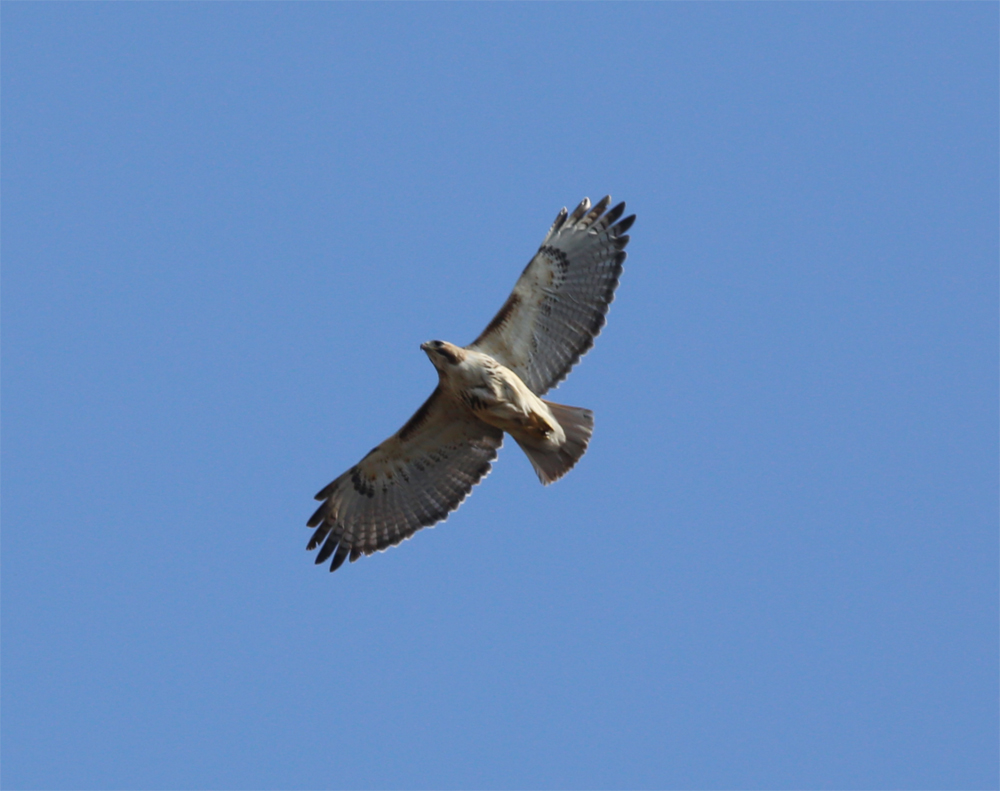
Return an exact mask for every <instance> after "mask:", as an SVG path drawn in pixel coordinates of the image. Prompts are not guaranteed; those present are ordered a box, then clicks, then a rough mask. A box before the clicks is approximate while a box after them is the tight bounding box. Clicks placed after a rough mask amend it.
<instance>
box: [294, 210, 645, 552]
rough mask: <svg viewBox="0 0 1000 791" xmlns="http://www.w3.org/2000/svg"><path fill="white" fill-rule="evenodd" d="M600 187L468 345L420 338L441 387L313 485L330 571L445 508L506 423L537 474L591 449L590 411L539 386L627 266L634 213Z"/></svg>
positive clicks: (584, 339)
mask: <svg viewBox="0 0 1000 791" xmlns="http://www.w3.org/2000/svg"><path fill="white" fill-rule="evenodd" d="M610 204H611V198H610V196H609V197H605V198H604V199H603V200H602V201H600V203H598V204H597V205H596V206H594V207H593V209H591V207H590V201H589V200H587V199H586V198H584V200H583V202H581V203H580V205H579V206H578V207H577V208H576V210H575V211H574V212H573V213H572V214H568V213H567V211H566V209H563V210H562V211H561V212H560V213H559V215H558V216H557V217H556V220H555V223H553V225H552V228H551V229H550V230H549V233H548V235H547V236H546V237H545V239H544V241H543V242H542V245H541V247H540V248H539V250H538V252H537V253H536V254H535V256H534V258H532V259H531V261H530V262H529V263H528V265H527V266H526V267H525V269H524V271H523V272H522V273H521V277H520V278H519V279H518V281H517V283H516V285H515V286H514V290H513V291H512V292H511V295H510V297H508V299H507V301H506V302H505V303H504V305H503V307H502V308H501V309H500V312H499V313H497V315H496V316H495V317H494V318H493V320H492V321H491V322H490V323H489V325H487V327H486V329H485V330H483V332H482V334H481V335H480V336H479V337H478V338H476V340H475V341H473V342H472V343H471V344H470V345H469V346H467V347H465V348H459V347H457V346H454V345H453V344H450V343H446V342H443V341H431V342H429V343H425V344H422V345H421V348H422V349H423V350H424V351H425V352H426V353H427V355H428V357H429V358H430V360H431V362H432V363H433V364H434V366H435V368H437V370H438V378H439V381H438V386H437V388H436V389H435V390H434V392H433V393H432V394H431V396H430V398H428V399H427V401H426V402H425V403H424V404H423V406H421V407H420V409H418V410H417V412H416V413H415V414H414V415H413V417H411V418H410V419H409V420H408V421H407V422H406V425H404V426H403V427H402V428H401V429H400V430H399V431H398V432H396V434H394V435H393V436H391V437H390V438H389V439H387V440H386V441H385V442H383V443H382V444H381V445H379V446H378V447H376V448H374V449H373V450H372V451H371V452H370V453H369V454H368V455H367V456H365V457H364V458H363V459H362V460H361V461H360V462H358V464H356V465H355V466H354V467H352V468H351V469H349V470H348V471H347V472H345V473H344V474H343V475H341V476H340V477H339V478H337V479H336V480H334V481H333V482H332V483H331V484H330V485H329V486H327V487H326V488H324V489H323V490H322V491H320V492H319V494H317V495H316V499H317V500H322V501H323V504H322V505H321V506H320V507H319V508H318V509H317V511H316V513H314V514H313V516H312V518H311V519H310V520H309V522H308V525H309V527H313V528H315V529H316V530H315V532H314V533H313V535H312V538H311V539H310V540H309V545H308V549H310V550H312V549H316V548H317V547H320V551H319V554H318V556H317V558H316V562H317V563H323V562H324V561H325V560H327V559H328V558H329V557H331V556H332V557H333V560H332V562H331V564H330V570H331V571H335V570H336V569H337V568H339V567H340V565H341V564H343V562H344V560H346V559H348V558H349V559H350V560H351V561H354V560H357V559H358V558H359V557H360V556H361V555H362V554H365V555H370V554H372V553H373V552H375V551H376V550H383V549H386V548H388V547H390V546H394V545H395V544H398V543H399V542H400V541H402V540H403V539H405V538H409V537H410V536H411V535H413V534H414V533H415V532H416V531H417V530H419V529H420V528H421V527H427V526H429V525H433V524H435V523H436V522H439V521H441V520H442V519H445V518H446V517H447V516H448V514H449V513H450V512H451V511H453V510H455V509H456V508H458V506H459V505H460V504H461V503H462V501H463V500H464V499H465V498H466V496H467V495H468V494H469V492H470V491H471V490H472V487H473V486H475V485H476V484H477V483H478V482H479V481H480V480H481V479H482V478H483V477H484V476H485V475H487V474H488V473H489V471H490V467H491V462H492V461H493V460H494V459H495V458H496V456H497V450H498V449H499V448H500V446H501V445H502V444H503V434H504V432H507V433H509V434H510V435H511V436H512V437H514V439H515V440H516V441H517V443H518V444H519V445H520V446H521V448H522V449H523V450H524V451H525V453H526V454H527V456H528V458H529V460H530V461H531V463H532V465H533V467H534V468H535V472H536V473H537V474H538V477H539V480H541V482H542V483H543V484H549V483H551V482H552V481H554V480H557V479H558V478H560V477H562V476H563V475H565V474H566V472H568V471H569V470H570V469H571V468H572V467H573V465H574V464H576V462H577V461H578V460H579V458H580V457H581V456H582V455H583V453H584V452H585V451H586V449H587V443H588V442H589V440H590V435H591V431H592V430H593V415H592V413H591V412H590V411H589V410H587V409H582V408H580V407H568V406H564V405H562V404H554V403H552V402H550V401H545V400H543V399H542V398H541V396H542V395H543V394H544V393H545V392H546V391H548V390H549V389H550V388H551V387H553V386H554V385H556V384H558V383H559V382H561V381H562V380H563V379H565V378H566V375H567V374H568V373H569V371H570V369H571V368H572V367H573V366H574V365H575V364H576V363H577V362H578V361H579V359H580V357H581V356H582V355H583V354H585V353H586V352H587V350H588V349H589V348H590V347H591V346H593V344H594V337H595V336H596V335H597V334H598V333H599V332H600V330H601V327H603V326H604V323H605V315H606V314H607V312H608V306H609V305H610V303H611V301H612V300H613V299H614V292H615V289H616V288H617V286H618V279H619V277H620V276H621V271H622V262H624V260H625V251H624V248H625V245H626V244H628V240H629V237H628V236H626V235H625V232H626V231H627V230H628V229H629V227H631V225H632V223H633V221H634V220H635V215H631V216H629V217H626V218H625V219H622V220H619V218H620V217H621V216H622V214H623V213H624V211H625V204H624V203H619V204H618V205H617V206H615V207H614V208H613V209H611V210H610V211H608V212H607V213H606V214H605V213H604V212H605V210H606V209H607V208H608V206H609V205H610Z"/></svg>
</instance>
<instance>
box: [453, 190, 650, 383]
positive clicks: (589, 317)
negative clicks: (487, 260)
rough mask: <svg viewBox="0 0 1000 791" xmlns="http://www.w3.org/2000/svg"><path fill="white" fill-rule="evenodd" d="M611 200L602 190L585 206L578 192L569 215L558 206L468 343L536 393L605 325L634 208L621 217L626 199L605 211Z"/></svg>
mask: <svg viewBox="0 0 1000 791" xmlns="http://www.w3.org/2000/svg"><path fill="white" fill-rule="evenodd" d="M610 204H611V196H610V195H608V196H606V197H605V198H604V200H602V201H601V202H600V203H598V204H597V205H596V206H595V207H594V208H593V209H590V200H589V199H587V198H584V199H583V202H582V203H581V204H580V205H579V206H577V207H576V210H575V211H574V212H573V213H572V214H567V212H566V209H563V210H562V211H561V212H559V216H558V217H556V221H555V222H554V223H553V225H552V228H551V229H550V230H549V233H548V236H546V237H545V241H543V242H542V246H541V247H540V248H539V249H538V252H537V253H536V254H535V257H534V258H532V259H531V261H530V262H529V263H528V265H527V266H526V267H525V268H524V271H523V272H522V273H521V277H520V278H519V279H518V281H517V284H516V285H515V286H514V290H513V291H512V292H511V295H510V296H509V297H508V298H507V301H506V302H505V303H504V306H503V307H502V308H500V312H499V313H497V315H496V316H494V318H493V321H491V322H490V323H489V325H488V326H487V327H486V329H485V330H483V333H482V335H480V336H479V337H478V338H476V340H474V341H473V342H472V343H471V344H470V345H469V347H468V348H470V349H475V350H476V351H480V352H485V353H486V354H488V355H490V356H491V357H493V358H494V359H496V360H498V361H499V362H501V363H502V364H503V365H505V366H507V367H508V368H510V369H511V370H512V371H514V373H516V374H517V375H518V376H520V377H521V379H522V380H523V381H524V383H525V384H526V385H528V387H530V388H531V389H532V390H533V391H534V392H535V393H536V394H537V395H542V394H543V393H544V392H545V391H546V390H548V389H549V388H550V387H552V386H553V385H556V384H558V383H559V382H561V381H562V380H563V379H565V378H566V375H567V374H568V373H569V371H570V369H571V368H572V367H573V366H574V365H576V363H577V362H578V361H579V359H580V357H581V356H582V355H583V354H585V353H586V351H587V350H588V349H589V348H590V347H591V346H593V345H594V337H595V336H596V335H597V334H598V333H599V332H600V331H601V327H603V326H604V322H605V319H604V316H605V314H606V313H607V312H608V306H609V305H610V304H611V300H613V299H614V296H615V289H616V288H617V287H618V278H619V277H620V276H621V273H622V262H624V261H625V250H624V248H625V245H627V244H628V239H629V238H628V236H626V235H625V232H626V231H627V230H628V229H629V228H630V227H631V226H632V223H633V222H634V221H635V215H634V214H633V215H630V216H628V217H626V218H625V219H623V220H620V221H619V219H618V218H619V217H621V216H622V214H624V212H625V204H624V203H619V204H618V205H617V206H615V207H614V208H613V209H611V211H609V212H608V213H607V214H604V211H605V209H607V208H608V206H609V205H610ZM588 209H590V211H588ZM601 215H603V216H601Z"/></svg>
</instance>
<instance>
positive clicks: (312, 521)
mask: <svg viewBox="0 0 1000 791" xmlns="http://www.w3.org/2000/svg"><path fill="white" fill-rule="evenodd" d="M324 510H326V503H323V505H321V506H320V507H319V508H317V509H316V513H314V514H313V515H312V516H310V517H309V521H308V522H306V527H316V526H317V525H319V523H320V522H322V521H323V511H324Z"/></svg>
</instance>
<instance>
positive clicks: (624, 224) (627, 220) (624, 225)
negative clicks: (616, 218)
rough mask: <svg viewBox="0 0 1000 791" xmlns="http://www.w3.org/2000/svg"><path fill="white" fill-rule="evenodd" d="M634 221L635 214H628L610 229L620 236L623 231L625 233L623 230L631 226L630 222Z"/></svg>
mask: <svg viewBox="0 0 1000 791" xmlns="http://www.w3.org/2000/svg"><path fill="white" fill-rule="evenodd" d="M634 222H635V215H634V214H630V215H629V216H628V217H626V218H625V219H624V220H622V221H621V222H620V223H618V224H617V225H616V226H615V227H614V228H613V229H612V230H613V231H614V232H615V233H616V234H617V235H618V236H621V235H622V234H623V233H625V231H627V230H628V229H629V228H631V227H632V223H634Z"/></svg>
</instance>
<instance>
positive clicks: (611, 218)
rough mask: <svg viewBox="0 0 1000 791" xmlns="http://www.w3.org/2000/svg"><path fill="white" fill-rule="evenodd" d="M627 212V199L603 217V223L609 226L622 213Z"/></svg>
mask: <svg viewBox="0 0 1000 791" xmlns="http://www.w3.org/2000/svg"><path fill="white" fill-rule="evenodd" d="M624 212H625V201H622V202H621V203H619V204H618V205H617V206H615V207H614V208H612V209H611V211H609V212H608V213H607V214H605V215H604V217H602V218H601V224H602V225H603V226H604V227H605V228H607V227H608V226H609V225H611V224H612V223H614V221H615V220H617V219H618V218H619V217H621V216H622V214H623V213H624Z"/></svg>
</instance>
